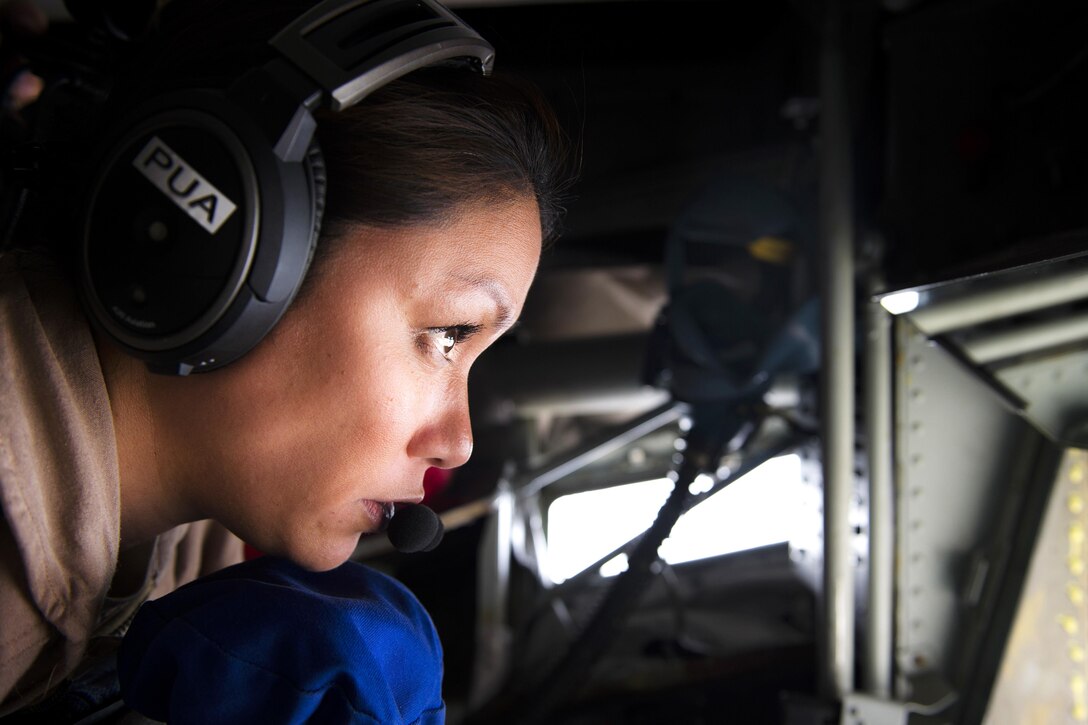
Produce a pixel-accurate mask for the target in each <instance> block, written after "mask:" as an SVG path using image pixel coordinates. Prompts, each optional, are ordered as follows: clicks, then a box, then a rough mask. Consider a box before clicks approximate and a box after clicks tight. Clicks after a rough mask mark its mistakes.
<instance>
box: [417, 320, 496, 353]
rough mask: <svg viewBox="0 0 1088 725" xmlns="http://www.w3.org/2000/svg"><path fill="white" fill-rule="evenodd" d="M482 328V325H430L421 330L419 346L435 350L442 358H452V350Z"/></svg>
mask: <svg viewBox="0 0 1088 725" xmlns="http://www.w3.org/2000/svg"><path fill="white" fill-rule="evenodd" d="M481 329H483V325H471V324H467V323H466V324H461V325H449V326H447V327H430V328H428V329H426V330H425V331H424V332H423V340H422V341H421V346H423V347H424V348H427V349H428V351H435V352H437V353H438V354H439V355H441V356H442V357H443V358H445V359H447V360H452V359H453V355H454V350H455V349H456V348H457V346H458V345H460V344H461V343H463V342H465V341H466V340H468V339H469V338H471V337H472V336H473V335H475V334H476V333H478V332H479V331H480V330H481Z"/></svg>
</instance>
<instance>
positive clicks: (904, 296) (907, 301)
mask: <svg viewBox="0 0 1088 725" xmlns="http://www.w3.org/2000/svg"><path fill="white" fill-rule="evenodd" d="M918 301H919V297H918V293H917V292H915V291H914V290H907V291H906V292H893V293H892V294H890V295H886V296H884V297H881V298H880V306H881V307H883V308H884V309H886V310H887V311H888V312H890V313H892V314H893V315H902V314H906V313H907V312H913V311H914V310H915V309H916V308H917V307H918Z"/></svg>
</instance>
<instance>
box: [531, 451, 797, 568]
mask: <svg viewBox="0 0 1088 725" xmlns="http://www.w3.org/2000/svg"><path fill="white" fill-rule="evenodd" d="M701 485H702V482H701V481H699V480H698V479H697V480H696V482H695V484H693V487H692V488H693V490H698V489H699V487H700V486H701ZM804 489H805V487H804V484H803V483H802V480H801V459H800V458H799V457H798V456H796V455H788V456H782V457H780V458H774V459H772V460H770V461H767V462H766V463H764V464H763V465H762V466H759V467H758V468H756V469H755V470H753V471H751V472H750V473H749V474H748V475H746V476H744V477H743V478H741V479H739V480H737V481H734V482H733V483H731V484H729V485H728V486H726V487H725V488H724V489H722V490H721V491H719V492H718V493H716V494H714V495H713V496H711V497H710V498H708V499H706V500H705V501H703V502H702V503H700V504H699V505H698V506H696V507H695V508H693V509H691V510H690V511H688V512H687V513H686V514H684V515H683V516H682V517H681V518H680V520H679V521H678V522H677V523H676V526H674V527H673V530H672V535H671V536H670V537H669V538H668V539H666V540H665V541H664V543H662V545H661V548H660V550H659V552H660V554H661V556H662V558H663V559H665V561H667V562H668V563H670V564H679V563H681V562H685V561H693V560H695V559H703V558H706V557H709V556H718V555H721V554H728V553H731V552H735V551H743V550H746V549H752V548H755V547H759V546H766V545H769V544H776V543H780V542H783V541H790V540H791V538H792V537H794V536H795V535H796V534H797V533H798V532H799V531H802V530H803V528H802V527H803V524H804V522H803V520H802V516H803V515H804V512H805V511H807V510H809V509H808V508H807V507H806V506H805V505H804V501H805V496H806V492H805V490H804ZM671 490H672V482H671V481H669V480H668V479H657V480H653V481H641V482H639V483H631V484H625V485H622V486H613V487H611V488H605V489H599V490H596V491H586V492H584V493H574V494H569V495H567V496H561V497H559V498H557V499H556V500H555V501H554V502H553V503H552V505H551V507H550V508H549V509H548V532H547V536H548V571H549V576H550V577H551V579H552V581H554V582H556V583H559V582H561V581H564V580H566V579H568V578H570V577H572V576H574V575H575V574H577V573H578V572H580V571H582V570H583V569H585V568H586V567H588V566H590V565H591V564H593V563H594V562H596V561H597V560H599V559H600V558H601V557H603V556H605V555H606V554H608V552H610V551H613V550H614V549H616V547H618V546H621V545H622V544H623V543H624V542H626V541H628V540H629V539H632V538H634V537H635V536H637V535H638V534H640V533H641V532H643V531H645V530H646V529H648V528H649V527H650V524H652V523H653V520H654V518H655V517H656V515H657V511H658V509H660V508H661V504H662V503H664V502H665V499H666V498H667V497H668V495H669V492H670V491H671ZM621 556H622V555H621ZM617 560H618V561H617ZM625 568H626V558H625V557H623V558H622V559H621V557H616V558H614V559H612V560H611V561H609V562H608V563H607V564H605V565H604V566H602V567H601V573H602V574H604V575H605V576H610V575H613V574H618V573H619V572H621V571H623V570H624V569H625Z"/></svg>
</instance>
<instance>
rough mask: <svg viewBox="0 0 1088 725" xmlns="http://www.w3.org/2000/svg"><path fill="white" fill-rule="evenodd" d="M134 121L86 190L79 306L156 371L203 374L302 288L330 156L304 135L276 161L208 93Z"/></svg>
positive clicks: (256, 335) (160, 103)
mask: <svg viewBox="0 0 1088 725" xmlns="http://www.w3.org/2000/svg"><path fill="white" fill-rule="evenodd" d="M135 113H138V114H139V115H140V117H141V118H142V120H140V121H138V122H130V123H125V124H123V125H122V127H127V128H130V129H132V130H131V131H129V132H128V133H126V134H124V135H123V136H121V137H120V138H119V139H117V140H115V141H114V143H112V144H111V145H110V146H109V147H108V148H109V150H108V151H106V152H105V153H104V154H103V155H102V158H101V163H100V168H101V169H102V171H101V172H100V173H98V175H97V177H96V178H95V179H94V182H93V183H92V188H91V189H90V194H89V202H88V205H87V211H86V214H85V220H86V226H85V228H84V230H83V235H82V238H83V246H82V255H81V262H82V277H83V279H82V282H83V284H82V289H83V294H84V298H85V301H86V303H87V305H86V306H87V308H88V310H89V312H90V314H91V317H92V320H93V321H94V322H95V323H96V324H97V325H98V326H99V328H100V329H102V330H104V331H105V332H106V333H107V334H108V335H109V336H110V337H112V338H113V339H114V340H115V341H116V342H117V343H118V344H119V345H120V346H122V347H123V348H124V349H126V350H127V351H129V352H130V353H132V354H134V355H136V356H137V357H140V358H142V359H144V360H145V361H146V362H147V363H148V365H149V366H150V367H151V368H152V369H153V370H155V371H157V372H165V373H172V374H185V373H188V372H190V371H194V370H195V371H204V370H211V369H214V368H217V367H220V366H222V365H225V364H227V363H229V362H232V361H233V360H236V359H237V358H239V357H240V356H241V355H243V354H245V353H246V352H248V351H249V350H250V349H252V347H254V346H255V345H256V344H257V343H258V342H259V341H260V340H261V339H262V338H263V337H264V336H265V335H266V334H267V333H268V331H269V330H271V328H272V326H273V325H275V323H276V321H278V320H279V318H280V317H281V316H282V315H283V313H284V312H285V311H286V309H287V306H288V305H289V304H290V302H291V300H292V299H293V297H294V295H295V293H296V292H297V291H298V288H299V286H300V285H301V283H302V280H303V278H304V276H305V273H306V270H307V268H308V266H309V263H310V260H311V258H312V255H313V251H314V247H315V245H316V240H317V236H318V233H319V231H320V227H321V217H322V213H323V210H324V198H325V183H326V175H325V164H324V160H323V158H322V156H321V151H320V149H319V148H318V146H317V144H316V141H314V140H313V139H312V138H310V139H308V140H307V141H306V143H307V147H306V148H307V150H306V151H305V152H304V153H300V154H298V160H284V159H283V158H281V156H279V155H277V153H276V152H275V150H274V149H273V148H272V147H270V146H269V144H268V143H267V141H265V139H264V136H263V132H262V129H261V128H260V127H259V126H258V125H257V124H256V123H254V122H253V121H252V120H251V119H250V118H248V117H247V114H246V113H245V112H243V111H242V110H241V109H239V108H238V107H236V105H235V104H233V103H231V102H230V101H229V99H226V98H224V97H222V96H217V95H215V94H211V93H202V92H188V93H185V94H181V95H177V96H174V97H170V96H166V97H164V98H162V99H158V100H157V101H156V102H155V105H154V106H151V107H150V108H141V109H138V110H137V111H136V112H135Z"/></svg>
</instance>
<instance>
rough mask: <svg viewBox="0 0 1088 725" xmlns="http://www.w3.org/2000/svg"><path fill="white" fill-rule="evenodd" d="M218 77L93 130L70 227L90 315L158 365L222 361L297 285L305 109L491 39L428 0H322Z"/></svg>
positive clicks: (304, 213) (174, 367) (315, 157)
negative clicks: (229, 77)
mask: <svg viewBox="0 0 1088 725" xmlns="http://www.w3.org/2000/svg"><path fill="white" fill-rule="evenodd" d="M269 42H270V44H271V46H272V47H273V48H274V50H275V54H274V55H275V57H274V59H273V60H270V61H268V62H266V63H264V64H263V65H260V66H259V67H255V68H253V69H251V70H250V71H248V72H246V73H244V74H243V75H242V76H241V77H240V78H239V79H238V80H236V81H235V82H234V83H233V84H232V85H230V86H229V87H228V88H226V89H225V90H212V89H207V88H182V89H171V90H168V91H166V92H163V93H161V94H158V95H155V96H154V97H151V98H147V99H146V100H142V101H141V102H140V103H138V104H136V105H134V106H133V107H131V108H129V109H128V110H127V111H126V112H125V113H124V114H123V115H121V116H120V117H119V119H118V121H117V122H116V123H113V124H112V126H111V128H110V129H109V130H108V131H107V132H106V133H105V134H103V142H102V144H101V145H100V147H99V149H98V150H97V151H96V152H95V154H94V156H93V161H92V164H91V167H90V168H91V169H92V171H91V173H90V174H89V175H88V176H87V177H86V189H85V194H86V201H85V203H84V204H83V205H82V207H81V213H80V216H79V220H78V227H79V228H78V230H74V231H76V235H77V239H78V240H79V249H78V252H77V254H76V259H75V265H76V266H75V271H76V276H77V277H78V282H79V288H80V293H81V298H82V300H83V302H84V306H85V308H86V310H87V313H88V315H89V317H90V319H91V322H92V324H94V326H95V327H96V328H97V329H98V330H100V331H101V332H102V333H103V334H105V335H107V336H109V337H110V338H111V339H112V340H113V341H114V342H116V343H117V344H118V345H119V346H120V347H121V348H122V349H124V350H126V351H127V352H128V353H130V354H132V355H134V356H136V357H138V358H140V359H142V360H143V361H144V362H145V363H146V364H147V366H148V367H149V369H150V370H152V371H154V372H156V373H163V374H172V375H187V374H189V373H191V372H202V371H209V370H213V369H216V368H219V367H222V366H224V365H227V364H228V363H231V362H233V361H235V360H237V359H238V358H240V357H241V356H242V355H244V354H245V353H246V352H248V351H249V350H251V349H252V348H253V347H255V346H256V345H257V343H258V342H260V340H261V339H262V338H264V336H265V335H267V334H268V332H269V331H270V330H271V329H272V328H273V326H274V325H275V324H276V322H277V321H278V320H279V319H280V317H281V316H282V315H283V314H284V312H285V311H286V309H287V307H288V305H289V304H290V303H291V301H292V299H293V298H294V297H295V295H296V293H297V292H298V290H299V288H300V286H301V284H302V281H303V279H304V277H305V275H306V271H307V268H308V266H309V263H310V260H311V257H312V255H313V250H314V247H315V244H316V241H317V238H318V235H319V232H320V229H321V218H322V211H323V208H324V196H325V184H326V179H325V164H324V160H323V158H322V155H321V150H320V148H319V147H318V144H317V142H316V140H315V136H314V132H315V129H316V126H317V121H316V120H315V116H314V112H315V111H316V110H318V109H319V108H328V109H330V110H331V111H333V112H337V111H342V110H343V109H345V108H348V107H349V106H352V105H353V104H355V103H358V102H359V101H360V100H362V99H363V98H365V97H366V96H367V95H368V94H369V93H371V92H372V91H374V90H375V89H377V88H379V87H381V86H382V85H384V84H386V83H388V82H390V81H392V80H394V79H396V78H399V77H400V76H403V75H404V74H406V73H409V72H411V71H413V70H416V69H418V68H422V67H424V66H430V65H434V64H440V63H454V64H462V65H467V66H469V67H470V68H471V69H472V70H474V71H476V72H480V73H483V74H484V75H489V74H490V73H491V70H492V67H493V63H494V48H493V47H492V46H491V45H490V44H489V43H488V42H487V41H485V40H484V39H483V38H482V37H481V36H480V35H479V34H477V33H476V32H475V31H474V30H473V29H472V28H470V27H468V26H467V25H466V24H465V23H464V22H463V21H461V20H460V19H459V18H458V17H457V16H455V15H454V14H453V13H452V12H450V11H449V10H448V9H447V8H445V7H444V6H443V5H441V4H439V3H438V2H435V0H324V1H323V2H320V3H318V4H317V5H316V6H314V7H312V8H311V9H309V10H308V11H306V12H304V13H303V14H302V15H301V16H299V17H298V18H296V19H295V20H293V21H292V22H290V23H289V24H288V25H287V26H286V27H285V28H283V29H282V30H281V31H280V32H278V33H277V34H276V35H275V36H274V37H273V38H272V39H271V40H270V41H269Z"/></svg>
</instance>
